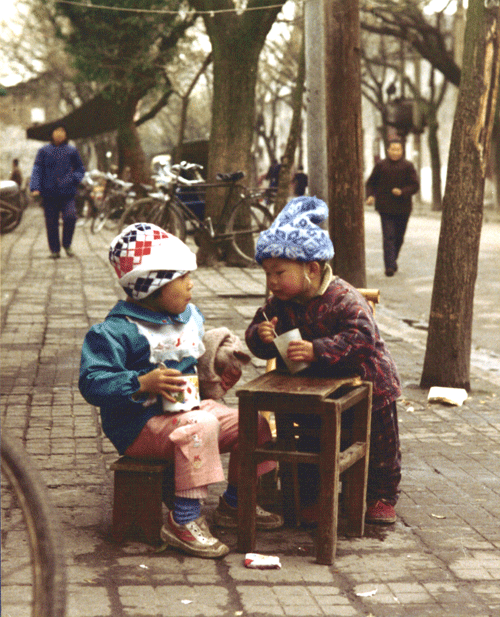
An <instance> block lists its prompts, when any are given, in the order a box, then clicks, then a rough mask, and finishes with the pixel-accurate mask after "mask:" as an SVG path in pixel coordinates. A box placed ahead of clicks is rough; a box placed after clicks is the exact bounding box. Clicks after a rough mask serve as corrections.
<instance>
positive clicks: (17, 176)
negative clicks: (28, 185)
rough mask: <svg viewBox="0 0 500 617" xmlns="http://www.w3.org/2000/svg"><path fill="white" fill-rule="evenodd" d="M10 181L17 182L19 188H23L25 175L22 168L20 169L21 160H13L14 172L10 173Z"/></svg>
mask: <svg viewBox="0 0 500 617" xmlns="http://www.w3.org/2000/svg"><path fill="white" fill-rule="evenodd" d="M9 180H12V182H15V183H16V184H17V185H18V187H19V188H21V187H22V184H23V175H22V173H21V168H20V167H19V159H13V161H12V171H11V173H10V178H9Z"/></svg>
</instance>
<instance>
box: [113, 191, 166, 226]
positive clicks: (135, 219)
mask: <svg viewBox="0 0 500 617" xmlns="http://www.w3.org/2000/svg"><path fill="white" fill-rule="evenodd" d="M157 203H158V202H157V200H156V199H154V198H153V197H141V199H136V201H134V203H132V204H131V205H130V206H128V207H127V208H125V211H124V213H123V214H122V216H121V219H120V223H119V227H120V229H124V228H125V227H128V226H129V225H132V224H133V223H151V222H152V221H151V213H152V211H153V209H154V208H155V206H156V204H157Z"/></svg>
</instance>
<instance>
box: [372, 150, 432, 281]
mask: <svg viewBox="0 0 500 617" xmlns="http://www.w3.org/2000/svg"><path fill="white" fill-rule="evenodd" d="M403 152H404V151H403V144H402V142H401V141H400V140H399V139H392V140H391V141H390V142H389V146H388V148H387V158H385V159H383V160H381V161H379V162H378V163H376V164H375V167H374V168H373V171H372V173H371V174H370V177H369V178H368V180H367V181H366V195H367V199H366V203H367V204H368V205H370V206H372V205H373V204H375V210H377V212H378V213H379V214H380V220H381V223H382V240H383V250H384V266H385V274H386V276H394V274H395V273H396V272H397V270H398V262H397V260H398V257H399V252H400V250H401V247H402V245H403V241H404V237H405V232H406V227H407V225H408V219H409V218H410V213H411V209H412V195H414V194H415V193H416V192H417V191H418V190H419V188H420V185H419V181H418V177H417V172H416V170H415V167H414V166H413V164H412V163H411V162H410V161H407V160H406V159H405V158H404V157H403Z"/></svg>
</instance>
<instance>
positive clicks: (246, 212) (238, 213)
mask: <svg viewBox="0 0 500 617" xmlns="http://www.w3.org/2000/svg"><path fill="white" fill-rule="evenodd" d="M248 216H249V217H250V226H248V225H246V226H245V228H244V229H238V223H239V222H240V221H241V220H245V219H247V217H248ZM272 222H273V217H272V215H271V213H270V212H269V210H268V209H267V208H266V207H265V206H262V205H261V204H259V203H256V202H249V201H248V200H247V199H243V200H241V201H240V203H239V204H237V205H236V207H235V208H234V210H233V212H232V213H231V216H230V218H229V222H228V225H227V231H228V233H229V234H231V244H232V246H233V248H234V250H235V251H236V253H237V254H238V255H239V256H240V257H243V258H244V259H245V260H246V261H247V262H249V263H255V251H254V249H255V241H256V240H257V238H258V236H259V234H260V233H261V232H262V231H264V230H265V229H268V228H269V227H270V225H271V223H272ZM250 253H251V254H250Z"/></svg>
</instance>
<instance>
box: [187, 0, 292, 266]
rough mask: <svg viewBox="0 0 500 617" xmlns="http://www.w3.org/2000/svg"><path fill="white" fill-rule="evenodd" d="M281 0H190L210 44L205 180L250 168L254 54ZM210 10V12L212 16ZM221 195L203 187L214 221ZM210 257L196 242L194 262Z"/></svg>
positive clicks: (205, 262)
mask: <svg viewBox="0 0 500 617" xmlns="http://www.w3.org/2000/svg"><path fill="white" fill-rule="evenodd" d="M284 2H285V0H278V2H275V3H274V4H273V6H272V7H270V8H269V7H268V8H266V9H265V10H255V11H253V10H246V11H244V12H243V13H242V14H238V13H236V12H235V11H234V10H227V9H234V4H233V3H232V2H230V1H228V0H190V3H191V5H192V6H193V7H195V8H196V9H197V10H199V11H204V16H203V17H204V21H205V26H206V29H207V32H208V36H209V37H210V42H211V44H212V54H213V71H214V93H213V101H212V128H211V133H210V146H209V161H208V174H207V177H208V181H209V182H211V181H213V180H214V179H215V176H216V174H217V173H218V172H234V171H239V170H242V171H244V172H245V173H246V174H247V176H248V174H249V172H250V171H251V169H252V156H251V150H252V142H253V134H254V128H255V85H256V80H257V67H258V61H259V55H260V52H261V50H262V47H263V45H264V41H265V39H266V36H267V34H268V32H269V30H270V29H271V26H272V25H273V23H274V21H275V19H276V15H277V14H278V13H279V11H280V8H281V5H282V4H284ZM261 6H266V7H267V3H266V2H264V1H263V0H248V2H247V9H252V8H259V7H261ZM210 11H214V12H213V13H212V14H211V13H210ZM223 205H224V193H223V192H222V191H219V190H217V189H214V190H212V191H207V195H206V210H205V215H206V216H211V217H212V219H213V220H214V221H216V220H217V219H218V216H219V215H220V212H221V210H222V207H223ZM215 260H216V255H215V254H214V252H213V250H212V248H211V247H210V246H200V250H199V251H198V263H199V264H201V265H210V264H211V263H213V261H215Z"/></svg>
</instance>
